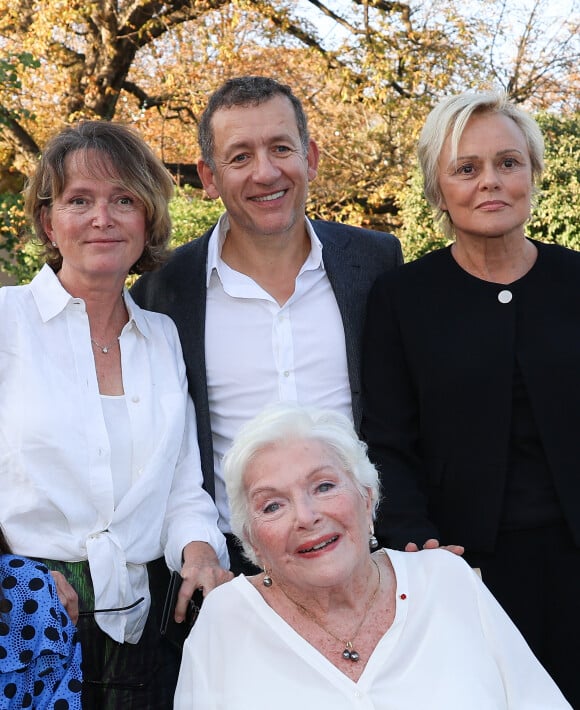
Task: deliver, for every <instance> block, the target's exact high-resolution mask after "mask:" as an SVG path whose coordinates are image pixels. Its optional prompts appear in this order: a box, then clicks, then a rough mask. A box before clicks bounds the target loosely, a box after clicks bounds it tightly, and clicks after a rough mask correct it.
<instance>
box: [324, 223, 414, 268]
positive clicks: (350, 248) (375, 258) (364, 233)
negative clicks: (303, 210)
mask: <svg viewBox="0 0 580 710" xmlns="http://www.w3.org/2000/svg"><path fill="white" fill-rule="evenodd" d="M312 226H313V227H314V231H315V232H316V234H317V236H318V238H319V239H320V241H321V243H322V245H323V247H324V248H330V249H331V251H332V252H334V253H335V254H336V255H337V257H339V255H344V256H346V255H347V254H355V253H356V255H357V258H359V259H362V260H363V261H364V262H365V263H371V264H372V263H376V265H377V268H378V270H379V271H382V270H383V269H386V268H391V267H392V266H397V265H400V264H401V263H402V262H403V252H402V249H401V243H400V242H399V240H398V239H397V237H395V236H394V235H393V234H390V233H389V232H379V231H377V230H374V229H365V228H363V227H353V226H352V225H350V224H342V223H340V222H328V221H325V220H312ZM339 258H340V257H339Z"/></svg>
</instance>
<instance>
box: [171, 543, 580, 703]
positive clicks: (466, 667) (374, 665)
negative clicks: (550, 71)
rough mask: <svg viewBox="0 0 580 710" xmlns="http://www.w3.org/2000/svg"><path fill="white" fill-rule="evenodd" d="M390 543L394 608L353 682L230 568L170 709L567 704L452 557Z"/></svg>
mask: <svg viewBox="0 0 580 710" xmlns="http://www.w3.org/2000/svg"><path fill="white" fill-rule="evenodd" d="M387 553H388V555H389V557H390V559H391V562H392V564H393V567H394V569H395V574H396V578H397V593H396V603H397V607H396V615H395V619H394V622H393V625H392V626H391V628H390V629H389V630H388V631H387V633H386V634H385V635H384V636H383V638H382V639H381V640H380V641H379V643H378V645H377V647H376V648H375V650H374V652H373V653H372V655H371V657H370V658H369V660H368V662H367V665H366V667H365V669H364V671H363V674H362V675H361V677H360V679H359V680H358V682H356V683H355V682H354V681H352V680H351V679H350V678H348V677H347V676H346V675H344V674H343V673H341V672H340V671H339V670H338V668H336V667H335V666H334V665H333V664H332V663H330V661H328V660H327V659H326V658H325V657H324V656H323V655H322V654H320V653H319V652H318V651H317V650H316V649H315V648H314V647H313V646H311V645H310V644H309V643H307V642H306V641H305V640H304V639H303V638H302V637H301V636H299V635H298V634H297V633H296V632H295V631H294V630H293V629H292V627H290V626H289V625H288V624H287V623H286V622H285V621H284V620H283V619H282V618H281V617H280V616H278V615H277V614H276V613H275V612H274V611H273V610H272V609H271V608H270V607H269V606H268V605H267V604H266V602H265V601H264V600H263V598H262V597H261V595H260V593H259V592H258V591H257V590H256V589H255V588H254V587H253V586H252V585H251V583H250V582H249V581H248V580H247V579H245V578H244V577H238V578H236V579H234V580H233V581H232V582H228V583H227V584H224V585H223V586H221V587H218V588H217V589H215V590H214V591H212V592H211V593H210V594H209V595H208V597H207V598H206V600H205V602H204V605H203V608H202V611H201V614H200V616H199V618H198V620H197V622H196V624H195V626H194V627H193V630H192V632H191V634H190V635H189V637H188V639H187V640H186V642H185V647H184V653H183V659H182V663H181V671H180V675H179V681H178V684H177V691H176V695H175V705H174V708H175V710H191V708H195V710H272V708H276V710H296V708H308V709H310V708H317V709H320V710H330V709H332V710H427V709H428V710H556V709H557V710H564V709H565V708H567V709H568V710H571V706H570V705H569V704H568V703H567V702H566V700H565V699H564V697H563V696H562V694H561V693H560V691H559V690H558V688H557V687H556V685H555V684H554V683H553V681H552V680H551V678H550V677H549V676H548V674H547V673H546V671H545V670H544V669H543V668H542V666H541V665H540V664H539V663H538V661H537V660H536V658H535V657H534V656H533V655H532V652H531V651H530V649H529V647H528V646H527V644H526V642H525V641H524V639H523V637H522V636H521V634H520V633H519V631H517V629H516V628H515V626H514V625H513V624H512V622H511V621H510V620H509V618H508V617H507V615H506V614H505V613H504V611H503V610H502V609H501V607H500V606H499V604H498V603H497V602H496V601H495V599H494V597H492V595H491V594H490V592H489V591H488V590H487V588H486V587H485V586H484V584H483V583H482V582H481V580H480V579H479V577H478V576H477V575H476V574H475V573H474V572H473V571H472V570H471V569H470V568H469V567H468V565H467V564H466V563H465V562H464V561H463V560H462V559H461V558H460V557H456V556H455V555H453V554H451V553H450V552H447V551H445V550H427V551H423V552H417V553H411V552H395V551H392V550H388V551H387ZM275 583H276V582H274V584H275ZM338 652H339V651H338V650H337V653H338Z"/></svg>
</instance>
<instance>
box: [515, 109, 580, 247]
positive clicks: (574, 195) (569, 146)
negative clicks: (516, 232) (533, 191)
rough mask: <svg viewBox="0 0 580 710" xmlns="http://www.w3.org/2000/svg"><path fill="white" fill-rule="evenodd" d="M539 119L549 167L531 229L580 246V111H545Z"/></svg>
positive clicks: (531, 232) (539, 236)
mask: <svg viewBox="0 0 580 710" xmlns="http://www.w3.org/2000/svg"><path fill="white" fill-rule="evenodd" d="M538 123H539V124H540V127H541V128H542V131H543V133H544V137H545V142H546V169H545V171H544V175H543V179H542V184H541V186H540V194H539V195H538V200H537V207H536V209H534V213H533V215H532V219H531V221H530V223H529V225H528V233H529V235H530V236H531V237H533V238H535V239H538V240H540V241H544V242H555V243H557V244H562V245H563V246H566V247H570V248H572V249H578V250H580V219H579V218H578V206H579V205H580V114H579V113H576V114H571V115H568V116H565V117H562V116H555V115H552V114H544V115H540V116H538Z"/></svg>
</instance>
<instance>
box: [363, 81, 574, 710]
mask: <svg viewBox="0 0 580 710" xmlns="http://www.w3.org/2000/svg"><path fill="white" fill-rule="evenodd" d="M543 152H544V142H543V138H542V133H541V131H540V128H539V126H538V124H537V123H536V121H535V120H534V119H533V118H532V116H530V115H529V114H528V113H527V112H526V111H524V110H523V109H522V108H521V107H519V106H518V105H516V104H514V102H513V101H510V100H509V99H508V97H507V96H506V95H505V94H503V93H501V92H489V93H488V92H477V91H469V92H464V93H462V94H458V95H456V96H449V97H447V98H445V99H443V100H442V101H441V102H440V103H439V104H437V106H435V108H434V109H433V110H432V111H431V113H430V114H429V116H428V118H427V120H426V122H425V126H424V127H423V131H422V133H421V136H420V138H419V146H418V154H419V162H420V164H421V169H422V172H423V180H424V189H425V196H426V197H427V199H428V200H429V202H430V203H431V205H432V206H433V208H434V210H435V213H436V216H437V217H438V218H439V219H440V220H441V223H442V226H443V229H444V231H445V233H446V234H447V235H448V236H449V237H450V238H451V239H452V243H451V244H450V245H449V246H448V247H445V248H443V249H439V250H437V251H434V252H432V253H430V254H427V255H426V256H424V257H422V258H421V259H418V260H416V261H414V262H411V263H408V264H406V265H405V266H403V267H401V268H400V269H397V270H396V273H393V274H392V275H389V274H384V275H383V276H381V277H379V279H378V280H377V282H376V283H375V286H374V288H373V291H372V293H371V295H370V296H369V301H368V312H367V318H366V326H365V336H364V342H363V354H364V356H363V421H362V436H363V438H364V440H365V441H366V442H367V444H368V447H369V456H370V459H371V460H372V461H373V462H374V463H375V464H376V465H377V468H378V469H379V471H380V472H381V477H382V478H381V481H382V484H383V486H384V488H385V490H386V491H388V494H389V496H388V500H386V501H385V502H384V504H383V505H381V509H380V510H379V513H378V517H377V522H376V534H377V537H378V538H379V540H380V541H381V543H382V544H385V545H387V546H388V547H395V548H401V549H403V548H405V547H406V546H408V545H409V543H412V545H411V547H415V546H418V547H422V546H423V545H424V544H425V541H429V544H430V545H432V544H435V543H434V542H433V541H434V540H437V541H440V542H441V543H442V544H447V543H449V542H452V543H455V544H457V545H461V546H463V547H464V548H465V559H466V561H467V562H468V563H469V564H470V565H471V566H472V567H478V568H479V569H480V570H481V573H482V575H483V581H484V582H485V584H486V586H487V587H488V588H489V589H490V591H491V592H492V593H493V595H494V596H495V597H496V599H497V600H498V601H499V603H500V604H501V605H502V607H503V608H504V609H505V611H506V612H507V613H508V614H509V616H510V618H511V619H512V621H514V623H515V624H516V625H517V627H518V629H519V630H520V631H521V632H522V634H523V635H524V637H525V639H526V641H527V643H528V644H529V645H530V648H531V649H532V651H533V652H534V654H535V655H536V656H537V657H538V659H539V660H540V662H541V663H542V665H544V667H545V668H546V670H547V671H548V672H549V673H550V675H551V676H552V677H553V678H554V680H555V681H556V683H557V684H558V686H559V687H560V689H561V690H562V692H563V693H564V695H565V696H566V697H567V699H568V700H569V702H570V703H571V704H572V705H573V706H574V707H576V708H580V674H579V673H578V660H579V654H578V638H579V637H580V603H579V599H580V476H579V475H578V458H579V454H580V448H579V446H578V431H579V430H580V376H579V374H578V373H579V363H580V297H579V287H580V253H578V252H577V251H573V250H572V249H566V248H565V247H563V246H560V245H557V244H544V243H541V242H538V241H536V240H533V239H529V238H528V237H527V236H526V229H525V227H526V222H527V221H528V220H529V218H530V213H531V212H530V211H531V205H532V201H533V196H534V192H535V191H536V190H537V189H538V187H539V186H540V184H541V175H542V168H543ZM554 227H555V229H554V232H555V233H557V228H556V227H557V225H554Z"/></svg>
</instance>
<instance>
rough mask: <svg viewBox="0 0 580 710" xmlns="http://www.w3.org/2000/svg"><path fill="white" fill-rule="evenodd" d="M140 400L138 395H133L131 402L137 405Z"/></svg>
mask: <svg viewBox="0 0 580 710" xmlns="http://www.w3.org/2000/svg"><path fill="white" fill-rule="evenodd" d="M140 399H141V398H140V397H139V395H138V394H134V395H133V396H132V397H131V402H134V403H135V404H137V403H138V402H139V401H140Z"/></svg>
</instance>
